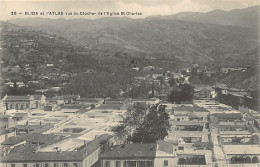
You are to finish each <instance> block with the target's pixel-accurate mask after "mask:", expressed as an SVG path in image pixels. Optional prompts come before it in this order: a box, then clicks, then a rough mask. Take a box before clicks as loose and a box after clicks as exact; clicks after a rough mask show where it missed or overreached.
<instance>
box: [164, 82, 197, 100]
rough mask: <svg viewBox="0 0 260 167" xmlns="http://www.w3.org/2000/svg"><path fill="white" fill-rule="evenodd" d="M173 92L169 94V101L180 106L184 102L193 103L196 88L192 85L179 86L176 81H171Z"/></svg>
mask: <svg viewBox="0 0 260 167" xmlns="http://www.w3.org/2000/svg"><path fill="white" fill-rule="evenodd" d="M169 84H170V86H171V87H172V90H171V92H170V94H168V100H169V101H170V102H175V103H178V104H180V103H181V102H183V101H192V99H193V93H194V87H193V86H192V85H190V84H179V83H178V82H177V81H176V80H170V81H169Z"/></svg>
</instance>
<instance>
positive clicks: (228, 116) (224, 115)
mask: <svg viewBox="0 0 260 167" xmlns="http://www.w3.org/2000/svg"><path fill="white" fill-rule="evenodd" d="M215 116H216V117H217V118H219V119H241V118H242V117H243V116H242V114H241V113H216V114H215Z"/></svg>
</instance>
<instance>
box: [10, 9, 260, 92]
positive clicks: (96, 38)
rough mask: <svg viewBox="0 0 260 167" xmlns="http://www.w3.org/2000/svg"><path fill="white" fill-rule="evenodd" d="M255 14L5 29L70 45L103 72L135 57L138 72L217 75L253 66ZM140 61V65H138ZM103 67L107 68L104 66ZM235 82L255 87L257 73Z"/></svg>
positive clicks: (32, 22)
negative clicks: (152, 68) (150, 68)
mask: <svg viewBox="0 0 260 167" xmlns="http://www.w3.org/2000/svg"><path fill="white" fill-rule="evenodd" d="M259 8H260V7H259V6H255V7H249V8H245V9H235V10H231V11H222V10H214V11H211V12H207V13H200V12H183V13H178V14H175V15H170V16H151V17H148V18H145V19H131V18H126V17H123V18H113V17H108V18H101V19H96V20H88V19H73V20H65V19H40V18H35V19H13V20H10V21H8V22H9V23H12V24H9V26H15V25H17V26H21V27H19V28H24V29H28V30H31V31H36V32H38V31H42V32H44V33H47V34H50V35H52V34H54V35H57V36H58V37H63V38H66V40H68V41H70V42H71V43H72V44H73V45H75V46H80V47H82V48H85V49H87V50H88V55H92V56H91V57H92V58H93V57H95V56H97V57H96V58H98V59H100V57H102V59H105V60H104V62H110V64H109V65H108V66H111V65H112V64H113V63H114V64H115V62H116V63H120V62H122V61H125V63H124V64H127V63H128V62H129V61H131V60H132V58H129V59H127V57H138V58H139V60H138V61H135V62H138V63H139V64H138V65H140V66H143V65H144V62H146V65H147V64H152V63H155V62H157V64H158V66H161V67H162V66H166V64H167V66H169V67H170V66H176V67H177V66H178V67H177V68H183V67H190V65H191V64H193V63H197V64H199V65H203V66H207V67H208V69H211V68H212V69H219V68H221V67H232V66H246V65H249V66H257V65H258V61H257V60H258V56H259V48H258V47H259V38H258V36H259V35H258V33H259V32H258V24H259ZM7 25H8V24H7ZM100 51H102V56H98V55H100ZM106 51H107V52H108V53H110V54H107V53H106ZM93 53H94V54H93ZM111 53H112V54H111ZM107 55H109V56H107ZM116 55H119V56H120V58H117V57H116ZM78 56H79V57H80V56H81V55H78ZM81 57H82V56H81ZM144 57H145V58H146V59H145V60H140V59H142V58H144ZM87 58H88V57H87ZM87 58H86V56H85V58H84V59H86V61H87ZM115 60H116V61H115ZM158 62H159V63H158ZM169 62H170V63H169ZM105 64H107V63H104V64H103V65H105ZM98 68H101V67H98ZM247 76H248V79H247V78H246V77H247ZM249 77H250V78H253V79H250V78H249ZM229 78H233V76H232V77H229ZM234 78H237V79H236V80H235V79H234V80H231V81H236V82H239V83H241V84H240V85H241V86H243V87H245V86H246V85H251V86H250V87H254V86H255V83H253V82H254V81H255V80H256V78H258V73H253V74H252V75H250V76H249V75H243V77H240V79H239V77H235V75H234ZM223 81H225V82H229V81H230V80H229V79H223ZM244 81H245V82H244Z"/></svg>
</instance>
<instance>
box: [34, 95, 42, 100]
mask: <svg viewBox="0 0 260 167" xmlns="http://www.w3.org/2000/svg"><path fill="white" fill-rule="evenodd" d="M41 97H42V95H33V98H34V99H36V100H40V99H41Z"/></svg>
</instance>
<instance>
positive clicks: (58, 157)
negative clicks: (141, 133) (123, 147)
mask: <svg viewBox="0 0 260 167" xmlns="http://www.w3.org/2000/svg"><path fill="white" fill-rule="evenodd" d="M102 141H105V142H106V143H110V142H111V141H112V136H110V135H107V134H104V135H101V136H99V137H97V138H96V139H95V140H93V141H91V142H89V143H85V144H84V145H82V146H81V147H79V148H77V149H76V150H74V151H62V150H60V149H57V150H55V149H54V151H52V152H46V151H41V148H39V147H37V148H35V149H34V151H32V150H29V149H25V150H22V151H23V153H21V152H15V153H10V154H8V155H6V156H4V157H3V158H2V160H1V163H2V164H1V166H2V167H91V166H93V165H97V166H99V165H98V164H97V163H98V159H99V153H100V152H101V147H102V146H101V144H100V143H101V142H102Z"/></svg>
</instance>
